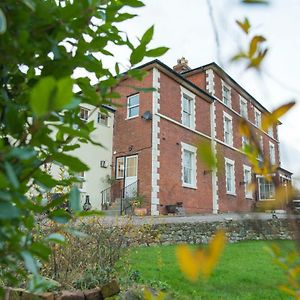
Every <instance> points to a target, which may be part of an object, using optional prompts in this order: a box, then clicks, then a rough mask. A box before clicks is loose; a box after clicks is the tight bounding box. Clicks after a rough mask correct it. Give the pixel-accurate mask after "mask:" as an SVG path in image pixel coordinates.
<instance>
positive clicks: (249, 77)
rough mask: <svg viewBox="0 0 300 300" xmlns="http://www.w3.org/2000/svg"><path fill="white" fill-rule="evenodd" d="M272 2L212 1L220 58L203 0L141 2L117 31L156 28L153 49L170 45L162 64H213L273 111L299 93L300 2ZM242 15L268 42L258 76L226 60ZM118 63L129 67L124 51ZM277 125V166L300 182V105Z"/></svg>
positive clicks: (238, 42) (240, 41)
mask: <svg viewBox="0 0 300 300" xmlns="http://www.w3.org/2000/svg"><path fill="white" fill-rule="evenodd" d="M270 1H271V2H272V5H270V6H249V5H241V4H240V3H239V2H240V1H238V0H211V2H212V4H213V13H214V17H215V19H216V20H217V29H218V33H219V35H220V49H219V50H220V52H221V53H220V57H221V59H220V60H218V59H217V57H218V55H217V47H216V43H215V37H214V34H213V30H212V25H211V20H210V18H209V10H208V6H207V1H206V0H185V1H182V0H145V1H144V2H145V4H146V6H145V7H144V8H140V9H137V10H135V13H137V14H138V15H139V16H138V17H136V18H134V19H133V20H130V21H127V22H126V23H124V24H122V27H121V28H122V29H123V30H124V31H126V32H127V33H128V34H129V36H130V37H132V38H134V37H136V36H141V35H142V33H143V32H144V31H145V30H146V29H147V28H148V27H150V26H151V25H152V24H154V25H155V34H154V39H153V42H152V43H151V46H153V47H154V46H161V45H165V46H168V47H170V50H169V51H168V52H167V54H165V55H164V56H163V57H161V58H160V60H161V61H162V62H164V63H166V64H167V65H169V66H170V67H172V66H174V65H175V64H176V60H177V59H178V58H180V57H182V56H184V57H186V58H187V59H188V61H189V65H190V67H191V68H195V67H198V66H201V65H204V64H207V63H210V62H213V61H215V62H217V63H218V64H219V65H221V66H222V67H223V68H224V69H225V71H226V72H227V73H229V74H230V75H231V76H232V77H233V78H234V79H235V80H236V81H237V82H238V83H240V84H241V85H242V86H243V87H244V88H245V89H246V90H247V91H248V92H249V93H250V94H252V95H253V96H254V97H255V98H256V99H257V100H258V101H259V102H261V103H262V104H263V105H264V106H265V107H266V108H268V109H269V110H272V109H274V108H276V107H278V106H279V105H280V104H283V103H285V102H287V101H289V100H290V99H296V100H298V98H299V95H300V82H299V79H300V38H299V32H300V18H299V16H300V0H270ZM245 16H247V17H248V18H249V19H250V22H251V24H252V25H253V27H254V32H255V33H258V34H263V35H264V36H265V37H266V38H267V40H268V41H267V44H268V46H269V47H270V51H269V54H268V56H267V58H266V60H265V63H264V68H263V70H264V73H263V74H262V75H258V74H257V73H256V72H253V71H244V70H245V69H244V67H243V66H242V65H241V64H233V63H230V62H229V58H230V57H231V56H232V55H233V54H235V53H237V51H238V49H239V48H240V47H242V46H243V45H246V40H245V38H244V35H243V33H242V32H241V30H239V28H238V27H237V25H236V24H235V20H236V19H243V18H244V17H245ZM117 59H118V60H119V61H120V62H122V63H123V64H124V65H127V64H128V53H127V52H126V51H120V50H119V51H118V52H117ZM148 60H149V59H148ZM148 60H145V61H144V62H146V61H148ZM281 121H282V123H283V124H282V125H281V126H280V129H279V134H280V146H281V161H282V165H281V166H282V167H284V168H287V169H288V170H291V171H292V172H294V173H295V176H294V178H295V179H296V177H299V178H300V107H299V105H298V104H297V105H296V108H294V110H293V111H291V112H289V113H288V114H287V115H286V117H283V118H281ZM297 185H298V186H299V184H297Z"/></svg>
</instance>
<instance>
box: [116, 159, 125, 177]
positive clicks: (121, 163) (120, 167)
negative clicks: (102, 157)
mask: <svg viewBox="0 0 300 300" xmlns="http://www.w3.org/2000/svg"><path fill="white" fill-rule="evenodd" d="M116 171H117V174H116V178H124V157H119V158H117V168H116Z"/></svg>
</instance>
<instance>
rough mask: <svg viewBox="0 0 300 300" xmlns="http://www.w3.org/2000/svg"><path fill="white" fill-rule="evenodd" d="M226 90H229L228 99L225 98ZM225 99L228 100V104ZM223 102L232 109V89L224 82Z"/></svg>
mask: <svg viewBox="0 0 300 300" xmlns="http://www.w3.org/2000/svg"><path fill="white" fill-rule="evenodd" d="M224 88H226V89H227V90H228V98H226V97H225V91H224ZM225 99H227V101H228V103H226V102H225V101H226V100H225ZM222 102H223V103H224V104H225V105H226V106H228V107H231V87H230V85H228V84H227V83H226V82H224V81H223V80H222Z"/></svg>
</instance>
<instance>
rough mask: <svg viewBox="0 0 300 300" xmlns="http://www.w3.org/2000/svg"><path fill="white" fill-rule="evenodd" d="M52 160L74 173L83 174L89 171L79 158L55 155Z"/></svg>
mask: <svg viewBox="0 0 300 300" xmlns="http://www.w3.org/2000/svg"><path fill="white" fill-rule="evenodd" d="M52 158H53V160H54V161H56V162H58V163H60V164H62V165H64V166H68V167H69V168H70V169H71V170H72V171H74V172H84V171H87V170H89V167H88V166H87V165H86V164H85V163H83V162H82V161H81V160H80V159H79V158H77V157H74V156H71V155H67V154H64V153H55V154H53V156H52Z"/></svg>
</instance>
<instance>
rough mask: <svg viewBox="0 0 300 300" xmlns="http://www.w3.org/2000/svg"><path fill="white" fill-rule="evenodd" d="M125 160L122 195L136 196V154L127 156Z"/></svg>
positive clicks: (126, 196)
mask: <svg viewBox="0 0 300 300" xmlns="http://www.w3.org/2000/svg"><path fill="white" fill-rule="evenodd" d="M125 159H126V161H125V189H124V197H125V198H132V197H135V196H137V168H138V156H137V155H133V156H127V157H126V158H125Z"/></svg>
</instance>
